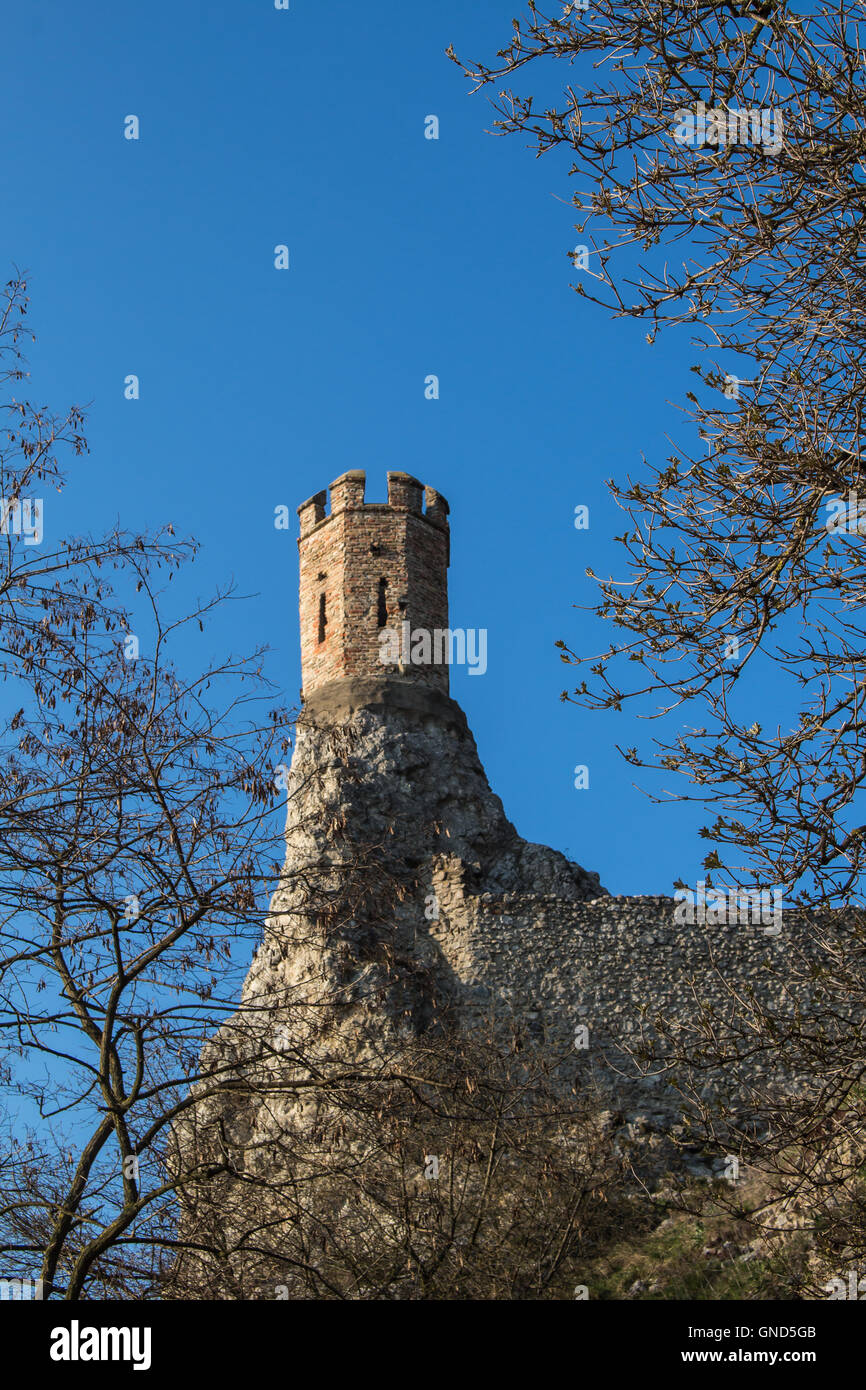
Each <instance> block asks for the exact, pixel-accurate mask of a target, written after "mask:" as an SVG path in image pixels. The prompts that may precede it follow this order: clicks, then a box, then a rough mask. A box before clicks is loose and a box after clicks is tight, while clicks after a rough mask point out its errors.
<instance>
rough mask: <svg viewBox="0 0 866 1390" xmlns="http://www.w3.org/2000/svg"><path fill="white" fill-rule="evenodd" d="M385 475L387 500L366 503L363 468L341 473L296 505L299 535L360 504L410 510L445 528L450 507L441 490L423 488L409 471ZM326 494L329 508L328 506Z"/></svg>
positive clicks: (432, 524) (374, 507)
mask: <svg viewBox="0 0 866 1390" xmlns="http://www.w3.org/2000/svg"><path fill="white" fill-rule="evenodd" d="M387 477H388V501H387V502H365V500H364V491H365V486H366V481H367V478H366V473H365V472H364V470H363V469H360V468H353V469H351V470H350V471H349V472H348V473H341V474H340V476H339V478H335V479H334V481H333V482H332V483H331V485H330V488H329V489H327V491H326V490H324V489H323V490H322V491H321V492H317V493H315V494H314V495H313V496H312V497H309V498H307V500H306V502H302V503H301V505H300V507H298V519H299V521H300V529H301V537H304V536H307V535H309V533H310V532H311V531H313V530H314V529H315V528H316V527H317V526H320V525H321V524H322V522H325V521H330V519H331V518H332V517H334V516H337V515H338V514H339V513H340V512H344V511H354V510H356V509H358V508H361V507H364V508H367V507H369V508H370V509H371V510H373V509H375V510H376V511H383V510H386V509H391V510H394V511H405V512H411V513H412V515H413V516H418V517H421V518H422V519H423V520H424V521H427V522H429V523H430V525H431V526H436V527H437V528H438V529H439V530H442V531H447V530H448V512H449V507H448V503H447V501H446V500H445V498H444V497H443V496H442V494H441V492H437V491H436V489H435V488H432V487H425V485H424V484H423V483H420V482H419V481H418V479H417V478H413V476H412V474H411V473H399V472H398V473H388V475H387ZM328 493H330V510H329V509H328V507H327V502H328ZM422 503H423V505H422Z"/></svg>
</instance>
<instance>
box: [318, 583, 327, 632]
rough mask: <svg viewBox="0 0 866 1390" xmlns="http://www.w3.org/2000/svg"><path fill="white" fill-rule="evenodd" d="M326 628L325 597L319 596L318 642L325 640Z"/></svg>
mask: <svg viewBox="0 0 866 1390" xmlns="http://www.w3.org/2000/svg"><path fill="white" fill-rule="evenodd" d="M327 626H328V615H327V612H326V611H325V595H324V594H319V641H320V642H324V640H325V628H326V627H327Z"/></svg>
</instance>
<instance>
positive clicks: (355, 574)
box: [298, 471, 449, 698]
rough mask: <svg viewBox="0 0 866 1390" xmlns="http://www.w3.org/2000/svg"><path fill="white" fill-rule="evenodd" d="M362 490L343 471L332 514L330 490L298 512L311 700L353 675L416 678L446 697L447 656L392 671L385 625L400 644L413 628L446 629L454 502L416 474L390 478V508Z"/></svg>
mask: <svg viewBox="0 0 866 1390" xmlns="http://www.w3.org/2000/svg"><path fill="white" fill-rule="evenodd" d="M364 485H365V475H364V473H363V472H360V471H353V472H350V473H344V474H343V475H342V476H341V477H339V478H337V479H336V480H335V481H334V482H333V483H332V484H331V486H330V511H327V510H326V504H327V494H326V493H325V492H319V493H317V494H316V495H315V497H311V498H309V500H308V501H306V502H304V503H303V505H302V506H300V507H299V508H298V516H299V518H300V523H301V534H300V538H299V540H298V549H299V553H300V567H301V577H300V616H301V673H302V682H303V691H304V696H305V698H308V697H309V696H310V695H311V694H312V693H313V691H314V690H316V689H318V688H319V687H320V686H322V685H325V684H326V683H327V682H329V681H332V680H339V679H342V678H345V677H357V678H361V677H375V678H377V679H380V680H381V679H388V678H397V679H400V680H403V681H406V680H410V681H413V682H415V683H417V684H419V685H424V686H427V687H428V688H429V687H432V688H434V689H437V690H440V691H442V692H444V693H445V694H447V693H448V666H447V656H446V657H445V663H440V664H438V665H437V664H433V663H431V664H428V665H418V664H414V663H410V664H408V665H405V666H404V665H398V666H387V665H384V664H383V663H382V661H381V660H380V653H381V651H382V644H381V642H380V634H381V631H382V628H383V627H387V628H389V629H392V630H394V631H395V632H396V633H398V634H399V635H400V637H401V639H402V632H403V624H404V623H407V622H408V623H409V624H410V627H411V630H412V631H413V632H414V631H417V630H418V629H421V630H425V631H428V632H430V633H431V634H432V633H433V632H435V631H436V630H440V631H442V630H446V629H447V627H448V578H447V575H448V558H449V529H448V503H447V502H446V501H445V499H444V497H442V496H441V495H440V494H439V493H438V492H436V491H435V490H434V489H433V488H429V487H428V488H424V487H423V486H422V484H421V483H419V482H418V480H417V479H416V478H413V477H411V476H410V475H409V474H408V473H389V474H388V501H387V502H386V503H378V502H365V501H364ZM383 580H384V585H383V584H382V581H383ZM323 600H324V606H323ZM383 619H384V621H383ZM323 620H324V622H323ZM401 645H402V642H401ZM443 649H444V650H445V651H447V643H445V644H443ZM434 656H435V652H434Z"/></svg>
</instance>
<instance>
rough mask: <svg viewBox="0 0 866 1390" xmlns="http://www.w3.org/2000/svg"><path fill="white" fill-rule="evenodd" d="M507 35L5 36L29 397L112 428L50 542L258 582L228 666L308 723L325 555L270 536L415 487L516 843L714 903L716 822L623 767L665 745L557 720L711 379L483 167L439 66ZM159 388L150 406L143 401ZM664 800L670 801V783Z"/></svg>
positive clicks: (527, 155)
mask: <svg viewBox="0 0 866 1390" xmlns="http://www.w3.org/2000/svg"><path fill="white" fill-rule="evenodd" d="M514 12H515V10H514V7H512V6H510V5H506V4H503V3H502V0H475V3H473V4H472V5H471V6H467V5H466V4H465V3H462V4H459V3H455V0H440V3H438V4H436V5H435V6H433V5H431V6H426V5H423V4H422V5H405V4H394V3H390V0H385V3H381V4H379V5H376V6H373V7H370V6H359V5H357V4H351V3H349V0H333V3H331V4H330V5H328V6H327V8H324V7H322V5H321V4H317V3H314V0H291V9H290V10H289V11H288V12H283V11H276V10H275V9H274V7H273V0H215V2H214V3H206V0H184V3H183V4H181V5H178V4H177V3H176V0H175V3H168V0H148V3H147V4H146V5H118V4H117V3H116V0H111V2H110V3H109V0H88V3H87V4H86V5H84V6H72V5H68V4H64V3H61V0H46V3H40V4H30V5H18V6H14V7H12V8H11V9H10V11H9V13H7V15H6V16H5V17H4V43H3V49H2V53H0V113H2V115H0V120H2V129H3V135H4V140H3V146H4V179H3V184H4V197H3V218H2V224H0V250H2V257H0V271H2V272H3V278H4V279H6V278H8V275H9V274H11V267H12V265H13V263H16V264H17V265H18V266H20V267H23V268H26V269H27V270H28V271H29V272H30V286H31V295H32V315H31V317H32V323H33V327H34V328H35V331H36V333H37V336H38V342H37V344H36V346H35V347H34V349H33V350H32V352H31V353H30V360H31V371H32V376H33V384H32V391H31V396H32V398H33V399H35V400H37V401H39V402H40V403H46V404H48V405H50V406H52V407H53V408H57V409H59V408H61V407H64V406H65V405H67V404H68V403H70V402H73V401H74V402H76V403H79V404H87V405H89V419H88V435H89V439H90V445H91V454H90V457H89V458H87V459H85V460H84V461H83V462H82V463H81V464H80V465H76V466H75V469H74V472H73V473H72V476H71V481H70V487H69V490H68V491H67V492H66V493H65V494H64V496H63V498H62V500H60V499H58V500H57V501H56V502H54V501H50V506H51V507H52V508H53V509H54V510H53V511H50V512H46V521H45V524H46V529H48V528H54V527H56V528H57V530H58V531H63V532H74V531H80V530H85V529H87V530H90V529H92V530H94V531H99V530H100V529H102V528H103V527H105V526H107V525H110V524H111V523H112V522H113V521H114V520H115V519H116V518H118V517H119V518H120V520H121V521H122V522H123V524H124V525H126V526H128V527H130V528H144V527H148V526H156V525H158V524H160V523H162V522H165V521H171V522H172V523H173V525H174V527H175V530H176V531H177V532H178V533H180V534H187V533H192V534H194V535H195V536H196V537H197V538H198V539H199V541H200V542H201V546H202V552H201V557H200V559H199V561H198V562H197V564H196V566H195V568H194V571H193V573H192V574H191V575H190V576H189V577H188V578H187V580H186V581H185V584H186V595H187V596H193V597H194V596H196V595H201V596H204V595H206V594H207V593H208V592H209V591H210V590H211V589H212V588H213V587H214V586H215V585H217V584H219V583H223V582H225V581H226V580H227V579H230V578H233V579H234V581H235V583H236V584H237V587H238V590H239V591H240V592H241V593H245V594H250V595H254V597H252V598H251V599H250V601H249V602H248V603H246V604H244V605H243V606H242V607H240V606H234V607H232V608H231V609H230V610H229V612H228V613H227V614H226V616H225V617H224V618H223V619H222V620H221V622H220V624H218V626H217V628H216V630H215V631H214V632H213V633H211V635H210V638H209V640H210V641H212V642H214V643H217V644H222V645H223V647H230V648H233V649H234V650H236V651H239V650H242V649H245V648H247V647H249V646H252V645H253V644H254V643H256V642H259V641H260V642H265V643H267V644H268V645H269V646H270V648H271V655H270V659H269V668H268V669H269V673H270V675H271V677H272V679H273V680H274V681H275V682H276V684H277V685H278V686H279V688H280V689H281V690H282V691H283V692H284V698H285V700H286V701H287V702H288V703H294V702H295V701H296V698H297V692H298V687H299V685H300V669H299V653H298V629H297V548H296V545H295V536H296V534H297V529H296V527H295V529H294V530H293V531H292V533H291V534H288V533H286V532H285V531H278V530H275V528H274V525H273V516H274V508H275V507H276V506H278V505H280V504H287V505H288V506H289V507H290V509H291V513H292V517H293V518H294V509H295V507H296V506H297V505H298V504H299V503H300V502H301V501H303V500H304V499H305V498H307V497H308V496H310V495H311V494H312V493H314V492H317V491H318V490H319V489H320V488H322V487H324V486H326V485H327V484H328V483H329V482H330V481H331V480H332V479H333V478H335V477H336V476H338V475H339V474H340V473H342V472H344V471H345V470H346V469H349V468H364V469H366V471H367V476H368V488H367V495H368V499H369V500H381V499H383V498H384V495H385V474H386V471H387V470H388V469H406V470H407V471H409V472H411V473H413V474H415V475H416V476H417V477H419V478H420V479H421V480H422V481H423V482H425V483H430V484H432V485H433V486H435V487H436V488H438V489H439V490H440V491H441V492H443V493H444V494H445V496H446V497H447V498H448V499H449V501H450V504H451V521H452V564H451V574H450V592H451V620H452V624H453V625H456V626H463V627H486V628H487V629H488V633H489V642H488V669H487V673H486V674H485V675H484V676H483V677H471V676H469V675H468V674H467V673H466V672H465V671H461V670H455V671H454V672H453V673H452V674H453V678H452V693H453V695H454V696H455V698H456V699H457V700H459V701H460V703H461V704H462V705H463V707H464V708H465V710H466V712H467V715H468V717H469V721H470V724H471V727H472V728H473V731H474V733H475V736H476V739H477V741H478V746H479V751H480V753H481V757H482V759H483V761H484V763H485V766H486V768H487V772H488V775H489V777H490V780H491V784H492V786H493V788H494V790H495V791H496V792H497V793H498V794H499V795H500V796H501V797H502V799H503V801H504V803H505V808H506V811H507V812H508V814H509V815H510V817H511V818H512V820H513V821H514V822H515V824H516V825H517V827H518V829H519V830H520V832H521V833H522V834H523V835H525V836H526V837H527V838H529V839H533V840H538V841H541V842H543V843H547V844H550V845H553V846H555V847H556V848H559V849H562V850H565V851H566V852H568V853H569V854H570V855H571V857H573V858H575V859H577V860H578V861H579V862H580V863H582V864H583V865H584V866H585V867H587V868H589V869H594V870H597V871H598V872H599V873H600V875H601V879H602V882H603V883H604V884H605V886H606V887H607V888H608V889H609V890H610V891H612V892H619V893H661V892H670V891H671V887H672V883H673V881H674V879H677V878H680V877H681V878H682V879H684V880H685V881H686V882H690V883H693V882H695V880H696V879H698V878H700V877H702V876H703V875H702V872H701V870H700V867H699V866H700V861H701V859H702V858H703V856H704V854H705V853H706V850H707V845H706V843H705V842H703V841H701V840H699V839H698V837H697V835H696V833H695V832H696V828H697V826H698V825H699V824H700V823H701V822H702V819H704V817H703V816H702V814H701V812H700V811H699V810H696V809H694V808H690V807H685V806H679V807H677V806H672V807H668V808H664V809H659V808H658V807H656V806H654V805H653V804H652V803H651V802H650V801H649V800H647V799H646V798H645V797H644V796H643V795H642V794H641V793H640V792H639V791H638V790H637V789H636V788H635V786H634V781H635V773H634V771H633V770H632V769H630V768H629V767H628V766H627V765H626V764H625V763H624V762H623V761H622V760H621V758H620V757H619V755H618V754H617V752H616V747H615V745H616V744H619V745H621V746H627V745H629V744H633V743H636V742H638V743H642V744H643V745H644V746H646V745H647V744H648V742H649V739H650V737H651V735H652V734H653V733H654V732H655V730H654V728H653V726H651V725H648V724H647V723H646V722H645V721H637V720H636V719H635V718H634V717H633V715H632V714H631V713H630V712H627V713H624V714H622V715H614V714H610V715H604V716H599V715H593V714H590V713H587V712H584V711H581V710H578V709H576V708H575V707H573V706H564V705H562V704H561V703H560V702H559V691H560V690H561V689H562V688H563V687H564V686H565V685H567V684H569V682H570V673H569V672H568V671H567V670H566V669H565V668H564V667H563V666H562V664H561V662H560V660H559V656H558V653H557V651H556V648H555V646H554V643H555V641H556V640H557V639H558V638H563V639H565V640H566V641H567V642H568V643H569V644H570V645H572V646H574V647H575V648H578V649H581V650H585V649H587V648H589V649H590V650H593V651H598V650H600V649H601V648H602V646H603V644H604V640H605V634H604V633H603V632H600V630H599V627H598V625H597V624H596V623H595V622H594V621H593V620H591V618H590V617H589V616H588V615H587V614H585V613H582V612H579V611H576V610H575V608H574V607H573V605H574V604H581V605H583V604H590V603H591V602H592V601H593V595H594V586H593V584H592V583H591V581H589V580H588V579H587V578H586V577H585V575H584V570H585V567H586V566H587V565H591V566H592V567H593V568H594V569H595V571H596V572H597V573H601V574H607V573H610V572H611V569H612V568H613V569H614V571H615V572H617V573H620V574H621V573H622V571H623V567H622V562H621V560H620V559H619V555H618V548H617V547H615V546H614V545H613V544H612V542H611V537H612V536H613V535H615V534H616V533H618V532H619V533H621V532H622V531H623V530H624V526H623V521H622V514H621V513H620V512H619V511H618V510H617V509H616V507H615V506H614V505H613V503H612V501H611V499H610V498H609V496H608V493H607V491H606V488H605V486H604V482H605V479H606V478H608V477H610V476H613V475H615V476H617V477H618V478H623V477H624V476H625V475H626V474H627V473H629V472H631V473H636V472H639V471H640V469H641V467H642V463H641V456H642V454H645V455H646V456H647V458H649V459H651V460H652V461H654V462H659V461H661V460H662V459H663V458H664V457H665V456H666V455H667V453H669V452H670V451H671V450H670V448H669V444H668V440H667V436H668V435H673V436H674V437H678V438H679V439H683V438H684V437H685V438H687V435H686V434H685V430H684V427H683V425H682V416H681V414H680V411H679V409H678V408H677V405H676V403H677V402H681V401H682V399H683V396H684V393H685V391H686V390H688V389H691V388H692V387H693V386H694V377H693V376H692V375H691V374H690V373H689V370H688V368H689V365H690V363H691V361H692V360H694V359H693V357H692V355H691V354H690V353H689V350H688V347H687V345H686V343H685V341H684V340H683V339H680V340H676V339H674V338H669V339H665V338H664V337H662V338H661V339H659V340H658V341H657V342H656V344H655V345H654V346H652V347H650V346H648V344H647V343H646V340H645V328H644V327H642V326H641V325H640V324H636V323H635V322H633V321H624V320H620V321H614V320H612V319H611V318H610V317H609V316H608V315H607V314H606V313H605V312H604V311H602V310H601V309H598V308H595V307H593V306H592V305H590V304H588V303H587V302H585V301H582V300H581V299H580V298H579V297H578V296H577V295H576V294H575V293H574V292H573V290H572V289H571V285H572V283H573V282H574V279H575V271H574V269H573V267H572V264H571V261H570V259H569V257H568V254H567V253H568V251H569V249H570V248H571V247H573V246H574V244H575V242H576V241H577V240H578V238H577V237H576V235H575V233H574V231H573V225H572V224H573V214H572V211H571V210H570V208H569V206H568V198H569V196H570V192H571V189H570V185H569V180H568V178H567V164H566V162H565V161H563V160H561V159H560V158H559V157H558V156H553V157H550V158H548V159H547V160H537V159H535V157H534V155H533V153H532V152H531V151H530V150H529V149H527V148H525V147H524V146H522V144H521V142H520V141H519V140H515V139H514V138H510V139H508V140H503V139H497V138H495V137H493V136H491V135H490V134H488V133H486V131H487V130H488V129H489V127H490V125H491V124H492V113H491V111H490V108H489V106H488V105H487V102H486V99H485V97H484V96H483V94H477V95H475V96H470V95H469V93H468V87H467V83H466V81H465V79H464V78H463V77H462V74H461V73H460V71H459V70H458V69H457V68H456V67H455V66H454V65H453V64H452V63H450V62H449V61H448V59H447V58H446V57H445V55H444V50H445V48H446V47H447V46H448V44H449V43H453V44H454V47H455V49H456V50H457V52H458V54H460V55H461V56H463V55H465V56H467V57H483V58H487V59H490V58H492V56H493V54H494V53H495V51H496V50H497V49H498V48H501V47H502V46H503V45H504V43H505V42H506V41H507V39H508V35H509V33H510V27H511V16H512V13H514ZM566 76H567V74H566V72H565V70H563V74H562V80H563V81H564V80H565V79H566ZM571 76H572V77H573V76H574V74H573V73H572V74H571ZM130 114H134V115H137V116H138V117H139V120H140V139H139V140H138V141H129V140H126V139H124V134H123V132H124V119H125V117H127V116H128V115H130ZM429 114H435V115H437V116H438V118H439V122H440V138H439V139H438V140H437V141H433V140H425V138H424V120H425V117H426V116H427V115H429ZM281 243H285V244H287V245H288V246H289V248H290V257H291V266H290V269H289V270H288V271H286V272H280V271H277V270H275V269H274V247H275V245H277V244H281ZM130 373H135V374H136V375H138V376H139V378H140V382H141V398H140V400H138V401H127V400H125V399H124V379H125V377H126V376H127V375H128V374H130ZM429 373H435V374H436V375H437V376H438V377H439V379H440V393H441V394H440V399H439V400H438V401H428V400H425V396H424V380H425V377H426V376H427V375H428V374H429ZM580 503H585V504H587V505H588V506H589V508H590V521H591V525H590V529H589V531H588V532H578V531H576V530H575V528H574V525H573V518H574V509H575V506H576V505H577V504H580ZM576 764H587V765H588V766H589V769H590V785H589V788H588V789H587V790H583V791H577V790H575V788H574V786H573V769H574V767H575V765H576ZM647 783H648V784H649V779H648V778H647ZM656 785H657V786H659V787H661V786H670V787H671V788H672V789H674V788H677V783H676V780H675V779H674V778H673V775H672V774H667V775H666V779H665V781H664V782H658V783H656ZM677 789H679V790H685V787H684V786H681V787H678V788H677Z"/></svg>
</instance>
